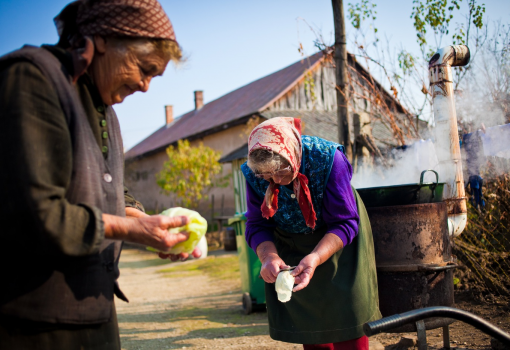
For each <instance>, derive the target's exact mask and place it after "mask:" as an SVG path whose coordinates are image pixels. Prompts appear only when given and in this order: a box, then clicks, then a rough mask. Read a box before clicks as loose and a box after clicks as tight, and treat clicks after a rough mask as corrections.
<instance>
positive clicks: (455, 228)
mask: <svg viewBox="0 0 510 350" xmlns="http://www.w3.org/2000/svg"><path fill="white" fill-rule="evenodd" d="M469 59H470V53H469V48H468V47H467V46H466V45H455V46H447V47H443V48H442V49H439V50H438V51H437V52H436V53H435V54H434V56H432V58H431V59H430V61H429V79H430V93H431V94H432V102H433V111H434V121H435V124H436V126H435V143H436V152H437V158H438V160H439V174H440V176H441V178H442V179H443V180H444V181H445V182H446V186H445V193H444V195H445V198H446V199H445V201H446V203H447V207H448V228H449V231H450V235H451V236H454V237H455V236H458V235H460V234H461V233H462V231H463V230H464V228H465V227H466V223H467V206H466V193H465V190H464V178H463V175H462V159H461V154H460V144H459V131H458V127H457V113H456V111H455V100H454V96H453V78H452V67H456V66H465V65H466V64H468V62H469Z"/></svg>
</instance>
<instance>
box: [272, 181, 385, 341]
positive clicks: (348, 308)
mask: <svg viewBox="0 0 510 350" xmlns="http://www.w3.org/2000/svg"><path fill="white" fill-rule="evenodd" d="M353 192H354V194H355V197H356V205H357V208H358V213H359V218H360V223H359V228H358V235H357V236H356V237H355V238H354V240H353V241H352V242H351V244H349V245H347V246H346V247H344V248H343V249H341V250H340V251H338V252H336V253H335V254H333V256H332V257H331V258H329V259H328V260H327V261H326V262H324V263H323V264H321V265H319V266H318V267H317V269H316V270H315V273H314V275H313V277H312V279H311V280H310V284H309V285H308V286H307V287H306V288H305V289H303V290H301V291H299V292H296V293H292V298H291V300H290V301H289V302H287V303H282V302H280V301H278V297H277V293H276V291H275V285H274V283H266V284H265V285H266V303H267V312H268V318H269V334H270V336H271V338H273V339H275V340H280V341H284V342H288V343H298V344H326V343H336V342H342V341H347V340H350V339H356V338H359V337H362V336H363V335H364V333H363V324H364V323H366V322H370V321H374V320H378V319H380V318H381V317H382V316H381V313H380V311H379V297H378V293H377V274H376V267H375V255H374V242H373V239H372V229H371V227H370V221H369V220H368V215H367V212H366V210H365V206H364V205H363V202H362V201H361V198H360V197H359V195H358V193H357V191H356V190H355V189H354V188H353ZM326 233H327V230H326V228H324V229H323V230H317V231H315V232H314V233H313V234H306V235H305V234H293V233H288V232H285V231H283V230H281V229H279V228H277V229H276V231H275V245H276V249H277V250H278V254H279V255H280V257H281V258H282V260H283V261H284V262H285V263H286V264H287V265H290V266H297V265H298V264H299V262H300V261H301V259H303V258H304V257H305V256H306V255H307V254H309V253H310V252H311V251H312V250H313V249H314V248H315V246H316V245H317V244H318V243H319V241H320V240H321V239H322V237H324V235H325V234H326Z"/></svg>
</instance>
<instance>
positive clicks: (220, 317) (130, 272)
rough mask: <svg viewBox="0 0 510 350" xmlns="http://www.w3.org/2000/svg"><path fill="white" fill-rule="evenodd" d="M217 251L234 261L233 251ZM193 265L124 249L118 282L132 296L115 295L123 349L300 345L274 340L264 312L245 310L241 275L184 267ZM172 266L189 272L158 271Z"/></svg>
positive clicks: (194, 263)
mask: <svg viewBox="0 0 510 350" xmlns="http://www.w3.org/2000/svg"><path fill="white" fill-rule="evenodd" d="M219 253H222V255H221V258H228V256H231V257H232V258H234V262H235V253H229V254H225V252H224V251H219ZM212 254H214V253H212ZM219 258H220V256H218V259H219ZM207 259H209V260H212V259H215V255H211V256H209V257H208V258H207ZM194 265H196V261H187V262H183V263H165V261H163V260H161V259H159V258H157V257H156V256H155V255H154V254H153V253H149V252H144V251H140V250H136V249H125V250H124V251H123V252H122V256H121V263H120V270H121V276H120V280H119V283H120V286H121V288H122V290H123V291H124V293H125V294H126V295H127V296H128V298H129V299H130V302H129V304H126V303H124V302H122V301H120V300H116V305H117V313H118V318H119V327H120V334H121V341H122V349H123V350H135V349H143V350H153V349H154V350H162V349H184V348H186V349H203V348H207V349H302V347H300V346H296V345H293V344H286V343H280V342H276V341H273V340H271V338H269V336H268V335H267V327H268V326H267V319H266V313H254V314H251V315H244V314H243V313H242V311H241V310H242V307H241V301H240V300H241V289H240V282H239V279H238V278H237V279H232V278H228V276H227V278H222V279H219V280H218V279H216V278H214V279H213V278H211V277H210V276H209V275H208V274H206V273H202V272H200V271H196V270H191V271H187V270H185V269H186V267H187V266H190V267H193V266H194ZM168 267H172V268H174V269H178V270H180V269H181V268H182V269H184V271H185V272H184V273H179V271H175V272H173V273H171V274H165V273H161V272H158V271H161V270H163V269H165V268H168ZM169 275H171V276H172V277H169Z"/></svg>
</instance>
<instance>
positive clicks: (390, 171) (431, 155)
mask: <svg viewBox="0 0 510 350" xmlns="http://www.w3.org/2000/svg"><path fill="white" fill-rule="evenodd" d="M438 165H439V162H438V158H437V155H436V151H435V147H434V144H433V143H432V140H430V139H429V140H426V141H425V140H420V141H417V142H415V143H414V144H412V145H411V146H408V147H405V148H403V149H402V148H401V149H394V150H392V151H391V152H390V154H389V156H388V158H387V162H386V164H385V165H384V166H383V165H374V166H373V165H372V164H369V163H368V162H365V163H364V164H361V165H359V167H358V169H357V170H358V171H357V172H356V173H355V174H354V176H353V178H352V184H353V186H354V187H355V188H366V187H381V186H394V185H402V184H417V183H419V182H420V175H421V173H422V172H423V171H424V170H429V169H431V170H435V171H438ZM439 181H440V182H441V177H439ZM427 182H436V177H435V175H434V173H432V172H427V173H426V174H425V176H424V183H427Z"/></svg>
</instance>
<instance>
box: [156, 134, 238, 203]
mask: <svg viewBox="0 0 510 350" xmlns="http://www.w3.org/2000/svg"><path fill="white" fill-rule="evenodd" d="M166 154H167V155H168V160H167V161H166V162H165V163H164V164H163V169H162V170H161V171H160V172H159V173H158V174H157V175H156V178H157V183H158V185H159V187H161V189H162V191H163V193H165V194H168V195H170V194H174V195H175V196H176V198H177V201H178V203H179V205H181V206H183V207H186V208H191V209H196V208H197V207H198V205H199V203H200V201H201V200H202V199H207V198H208V196H207V193H208V192H209V191H210V190H211V189H212V188H213V187H226V186H228V184H229V178H230V175H226V176H220V175H219V174H221V172H222V166H221V164H220V163H219V162H218V161H219V159H220V157H221V153H220V152H217V151H215V150H213V149H212V148H210V147H207V146H204V145H203V144H202V143H200V144H199V145H198V146H197V147H191V146H190V143H189V141H188V140H179V141H178V142H177V147H174V146H169V147H168V148H167V149H166Z"/></svg>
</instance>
